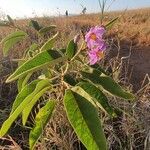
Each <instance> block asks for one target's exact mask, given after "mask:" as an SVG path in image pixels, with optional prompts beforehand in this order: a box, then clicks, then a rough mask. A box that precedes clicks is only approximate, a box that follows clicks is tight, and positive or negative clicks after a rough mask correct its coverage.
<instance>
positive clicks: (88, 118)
mask: <svg viewBox="0 0 150 150" xmlns="http://www.w3.org/2000/svg"><path fill="white" fill-rule="evenodd" d="M64 105H65V109H66V113H67V117H68V119H69V121H70V123H71V125H72V127H73V128H74V130H75V132H76V134H77V136H78V137H79V139H80V140H81V142H82V143H83V144H84V145H85V147H86V148H87V149H88V150H106V149H107V144H106V138H105V135H104V132H103V129H102V126H101V122H100V120H99V116H98V112H97V110H96V108H95V107H94V106H93V105H92V104H91V103H90V102H89V101H88V100H86V99H85V98H84V97H82V96H80V95H79V94H77V93H75V92H72V91H71V90H67V91H66V94H65V97H64Z"/></svg>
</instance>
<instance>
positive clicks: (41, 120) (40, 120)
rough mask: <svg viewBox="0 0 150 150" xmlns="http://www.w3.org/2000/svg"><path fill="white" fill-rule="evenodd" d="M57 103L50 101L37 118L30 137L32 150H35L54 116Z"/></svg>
mask: <svg viewBox="0 0 150 150" xmlns="http://www.w3.org/2000/svg"><path fill="white" fill-rule="evenodd" d="M55 104H56V103H55V101H54V100H50V101H48V102H47V103H46V105H45V106H43V107H42V108H41V109H40V110H39V112H38V114H37V115H36V117H35V125H34V127H33V128H32V130H31V131H30V135H29V145H30V149H31V150H32V149H34V146H35V144H36V142H37V141H38V139H39V138H40V136H41V134H42V132H43V129H44V127H45V126H46V124H47V122H48V121H49V119H50V117H51V116H52V112H53V110H54V107H55Z"/></svg>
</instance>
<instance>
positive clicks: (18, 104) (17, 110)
mask: <svg viewBox="0 0 150 150" xmlns="http://www.w3.org/2000/svg"><path fill="white" fill-rule="evenodd" d="M35 83H36V82H35ZM48 84H50V83H49V82H48V80H42V81H40V82H39V83H38V84H37V86H36V88H35V90H34V91H33V92H32V93H31V94H30V95H28V96H27V97H26V98H25V96H26V94H25V93H23V95H22V96H23V97H24V98H25V99H24V100H23V99H22V98H20V99H19V98H17V100H16V101H15V104H14V105H13V111H12V112H11V114H10V116H9V118H8V119H7V120H6V121H5V122H4V123H3V124H2V127H1V130H0V137H2V136H4V135H5V134H6V133H7V131H8V130H9V128H10V127H11V125H12V123H13V122H14V121H15V120H16V119H17V118H18V116H19V115H20V114H21V112H22V111H23V109H24V108H25V107H26V106H28V105H29V103H30V101H31V100H32V99H33V98H34V96H35V97H36V95H37V94H38V93H39V92H40V91H42V89H44V88H45V87H47V85H48ZM30 88H31V89H30V90H32V89H33V87H30ZM20 97H21V96H20ZM22 100H23V101H22Z"/></svg>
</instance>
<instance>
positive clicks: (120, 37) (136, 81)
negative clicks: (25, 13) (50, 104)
mask: <svg viewBox="0 0 150 150" xmlns="http://www.w3.org/2000/svg"><path fill="white" fill-rule="evenodd" d="M105 16H106V18H105V20H104V24H106V23H107V22H108V20H111V19H113V18H114V17H116V16H120V19H119V21H118V22H117V23H116V24H115V25H114V27H113V28H112V29H111V30H110V31H109V32H108V33H107V35H106V38H107V39H108V43H109V48H108V51H107V54H106V58H105V59H104V60H103V62H101V63H102V65H104V66H105V67H106V68H107V70H108V71H110V72H111V73H113V74H112V75H113V77H114V78H115V79H116V80H117V81H118V82H119V83H120V84H122V85H123V86H124V87H126V88H128V89H130V90H133V91H134V93H135V94H136V95H137V98H136V101H135V102H132V103H129V102H127V101H123V100H122V101H119V100H118V99H116V98H113V97H111V98H110V103H112V104H113V105H115V107H116V108H119V109H122V110H123V111H124V113H122V114H120V115H119V117H118V118H117V119H110V118H108V116H106V115H105V114H101V115H102V118H103V120H102V121H103V123H104V128H105V133H106V135H107V138H108V143H109V149H110V150H119V149H122V150H129V149H132V150H148V149H149V148H150V140H149V139H150V128H149V124H150V118H149V116H150V101H149V100H150V79H149V75H150V69H149V68H150V59H149V58H150V51H149V50H150V44H149V43H150V29H149V28H148V27H149V26H150V17H149V16H150V8H147V9H139V10H132V11H127V12H111V13H106V14H105ZM99 17H100V16H99V15H98V14H89V15H80V16H72V17H68V18H65V17H62V18H60V17H59V18H49V17H45V18H34V19H36V20H38V21H39V22H40V23H41V24H44V25H49V24H55V25H57V30H58V31H60V35H59V39H58V40H57V47H65V45H66V43H67V42H68V41H69V39H70V38H73V37H74V36H75V35H76V34H77V33H79V32H80V30H83V31H84V32H86V31H87V30H88V28H90V27H91V26H94V25H97V24H99V22H100V20H99ZM27 22H29V20H28V19H27V20H18V21H16V23H17V24H18V25H19V26H20V27H21V28H22V29H23V30H27V27H26V24H27ZM13 30H14V29H10V28H1V29H0V39H2V38H4V37H5V36H6V35H7V34H9V33H10V32H12V31H13ZM28 32H29V33H30V35H31V36H32V38H36V37H35V34H34V31H33V30H28ZM29 43H30V41H26V42H24V43H22V44H19V45H17V47H16V50H14V51H12V52H11V53H10V57H9V58H10V60H11V58H12V57H20V56H21V55H22V51H23V50H24V49H26V47H27V46H28V44H29ZM0 49H1V48H0ZM1 52H2V51H0V59H1V61H0V69H1V70H0V74H1V77H0V81H1V82H0V99H1V102H0V105H1V106H3V107H1V110H0V116H1V119H0V124H1V123H2V122H3V121H4V120H5V118H6V117H7V116H8V113H9V110H10V106H11V103H12V100H13V99H14V98H15V96H16V93H17V91H15V90H14V89H15V85H14V84H5V83H4V81H5V79H6V77H7V76H8V75H9V73H10V72H12V71H13V70H14V69H15V67H16V65H14V64H12V61H8V60H9V59H8V58H2V54H1ZM126 56H129V57H126ZM125 57H126V58H125ZM121 58H122V59H121ZM61 103H62V101H61V100H60V101H59V104H60V105H59V107H58V108H57V110H56V112H55V116H54V118H53V119H52V120H51V122H49V124H48V125H47V127H46V129H45V132H44V134H43V136H42V138H41V141H40V142H39V143H38V144H37V149H39V150H41V149H47V150H51V149H54V150H56V149H59V150H75V149H77V150H80V149H84V148H83V146H82V145H80V142H79V140H78V139H77V137H76V135H75V133H74V132H73V130H72V128H71V127H70V125H69V123H68V122H67V118H66V115H65V112H64V110H63V108H62V107H60V106H62V105H61ZM8 106H9V107H8ZM17 123H18V124H19V122H17ZM18 126H19V128H18ZM20 130H22V132H21V131H20ZM16 131H17V132H19V133H20V135H16V134H15V133H17V132H16ZM26 132H27V131H26V130H24V128H22V127H20V125H17V127H16V128H14V129H13V131H11V132H10V135H11V136H12V137H13V139H15V141H16V142H17V143H18V144H19V145H20V146H21V147H24V149H28V148H27V147H28V145H27V142H26V140H27V133H26ZM23 133H25V134H23ZM77 145H78V146H77ZM75 147H78V148H75Z"/></svg>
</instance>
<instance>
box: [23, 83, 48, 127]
mask: <svg viewBox="0 0 150 150" xmlns="http://www.w3.org/2000/svg"><path fill="white" fill-rule="evenodd" d="M49 89H50V86H49V85H47V87H44V88H43V89H41V91H38V92H37V93H36V94H35V95H34V97H33V98H32V99H31V100H30V102H29V105H28V106H26V107H25V108H24V109H23V112H22V123H23V125H25V124H26V122H27V119H28V117H29V114H30V112H31V110H32V108H33V106H34V105H35V104H36V102H37V101H38V100H39V98H40V97H41V96H42V95H43V94H44V93H45V92H46V91H48V90H49Z"/></svg>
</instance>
